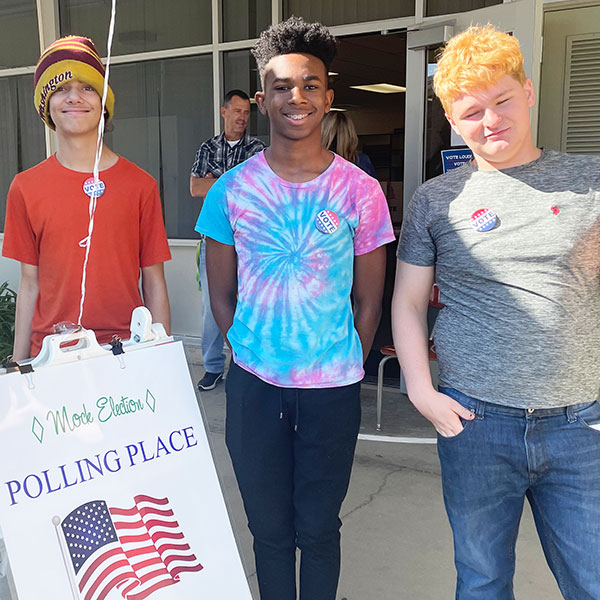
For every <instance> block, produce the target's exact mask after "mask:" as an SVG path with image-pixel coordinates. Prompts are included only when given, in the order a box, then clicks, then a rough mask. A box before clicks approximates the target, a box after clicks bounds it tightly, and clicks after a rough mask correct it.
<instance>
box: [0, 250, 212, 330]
mask: <svg viewBox="0 0 600 600" xmlns="http://www.w3.org/2000/svg"><path fill="white" fill-rule="evenodd" d="M182 244H187V245H182ZM1 247H2V240H1V239H0V249H1ZM171 254H172V256H173V259H172V260H170V261H169V262H168V263H165V277H166V279H167V288H168V290H169V299H170V301H171V319H172V332H173V335H180V336H185V337H187V338H192V340H191V341H192V342H194V340H193V338H199V337H201V335H202V319H201V314H202V299H201V294H200V292H199V291H198V284H197V283H196V245H195V244H190V243H188V242H174V243H172V245H171ZM19 278H20V275H19V263H18V262H17V261H15V260H11V259H9V258H4V257H0V283H2V282H4V281H8V282H9V283H10V286H11V287H12V288H13V289H14V290H16V289H17V288H18V286H19Z"/></svg>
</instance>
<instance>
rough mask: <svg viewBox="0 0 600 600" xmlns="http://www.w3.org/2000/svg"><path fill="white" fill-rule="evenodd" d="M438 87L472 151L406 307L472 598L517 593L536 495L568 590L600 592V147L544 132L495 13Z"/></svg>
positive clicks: (433, 197) (423, 237) (437, 189)
mask: <svg viewBox="0 0 600 600" xmlns="http://www.w3.org/2000/svg"><path fill="white" fill-rule="evenodd" d="M434 88H435V90H436V94H437V95H438V96H439V97H440V100H441V101H442V104H443V106H444V110H445V112H446V118H447V119H448V121H449V122H450V125H451V126H452V127H453V128H454V130H455V131H456V132H457V133H458V134H459V135H461V136H462V137H463V139H464V140H465V142H466V143H467V145H468V146H469V147H470V148H471V150H472V151H473V155H474V160H473V162H471V163H469V164H467V165H465V166H463V167H461V168H459V169H457V170H455V171H452V172H450V173H448V174H446V175H442V176H441V177H438V178H436V179H433V180H431V181H428V182H427V183H425V184H423V185H422V186H421V187H420V188H419V189H418V190H417V192H416V193H415V195H414V197H413V199H412V201H411V204H410V207H409V209H408V211H407V214H406V218H405V221H404V223H403V230H402V235H401V239H400V244H399V247H398V263H397V271H396V285H395V291H394V298H393V305H392V321H393V330H394V342H395V346H396V351H397V354H398V358H399V360H400V363H401V365H402V370H403V373H404V375H405V379H406V385H407V390H408V394H409V397H410V400H411V401H412V402H413V404H414V405H415V406H416V407H417V409H418V410H419V411H420V412H421V413H422V414H423V415H424V416H425V417H427V418H428V419H429V420H430V421H431V422H432V423H433V425H434V426H435V428H436V429H437V431H438V454H439V457H440V463H441V467H442V484H443V491H444V501H445V505H446V509H447V512H448V517H449V520H450V525H451V526H452V532H453V535H454V549H455V564H456V569H457V573H458V577H457V588H456V598H457V599H458V600H514V595H513V586H512V578H513V573H514V569H515V542H516V539H517V532H518V527H519V521H520V518H521V513H522V509H523V501H524V499H525V497H527V498H528V500H529V502H530V504H531V508H532V512H533V515H534V518H535V521H536V526H537V530H538V533H539V535H540V540H541V542H542V546H543V548H544V551H545V555H546V558H547V560H548V564H549V566H550V568H551V570H552V572H553V573H554V575H555V577H556V579H557V582H558V585H559V587H560V589H561V592H562V594H563V596H564V597H565V598H566V599H567V600H599V599H600V569H599V568H598V565H600V404H599V403H598V402H597V399H598V393H599V389H600V376H599V366H600V157H592V156H570V155H566V154H561V153H558V152H554V151H544V152H542V151H541V150H540V149H538V148H537V147H536V146H535V144H534V143H533V141H532V136H531V127H530V121H529V111H530V109H531V108H532V107H533V105H534V101H535V95H534V91H533V86H532V84H531V82H530V81H529V80H528V79H526V77H525V74H524V72H523V57H522V54H521V52H520V49H519V45H518V41H517V40H516V39H515V38H514V37H513V36H510V35H508V34H504V33H501V32H499V31H497V30H495V29H494V28H493V27H492V26H487V27H484V28H481V27H472V28H469V29H468V30H467V31H466V32H463V33H461V34H459V35H457V36H455V37H454V38H453V39H452V40H450V42H449V43H448V46H447V47H446V49H445V50H444V52H443V54H442V57H441V58H440V60H439V62H438V70H437V72H436V74H435V77H434ZM434 278H435V281H436V282H437V283H438V285H439V288H440V292H441V299H442V302H444V303H445V305H446V306H445V308H443V309H442V311H441V313H440V315H439V317H438V320H437V322H436V325H435V329H434V342H435V347H436V351H437V355H438V360H439V366H440V387H439V389H438V390H435V389H434V388H433V385H432V382H431V375H430V371H429V362H428V348H427V344H428V339H427V338H428V335H427V333H428V332H427V319H426V316H427V301H428V298H429V293H430V291H431V285H432V283H433V281H434Z"/></svg>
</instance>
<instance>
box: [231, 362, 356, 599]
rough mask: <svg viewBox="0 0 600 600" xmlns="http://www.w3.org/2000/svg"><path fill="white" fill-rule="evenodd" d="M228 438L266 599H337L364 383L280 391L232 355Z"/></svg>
mask: <svg viewBox="0 0 600 600" xmlns="http://www.w3.org/2000/svg"><path fill="white" fill-rule="evenodd" d="M225 386H226V392H227V422H226V442H227V448H228V449H229V454H230V455H231V461H232V463H233V468H234V471H235V475H236V478H237V481H238V485H239V488H240V492H241V494H242V498H243V500H244V508H245V509H246V516H247V517H248V526H249V527H250V531H251V532H252V535H253V536H254V557H255V560H256V574H257V578H258V585H259V588H260V597H261V600H296V548H299V549H300V600H335V594H336V590H337V585H338V579H339V572H340V526H341V524H342V523H341V521H340V518H339V512H340V508H341V505H342V501H343V499H344V497H345V495H346V491H347V489H348V483H349V481H350V472H351V470H352V461H353V458H354V449H355V446H356V438H357V435H358V430H359V427H360V383H355V384H353V385H348V386H343V387H336V388H324V389H316V388H315V389H297V388H280V387H277V386H274V385H271V384H269V383H266V382H264V381H262V380H261V379H259V378H258V377H256V376H254V375H252V374H251V373H249V372H248V371H245V370H244V369H242V368H241V367H239V366H238V365H236V364H235V363H234V362H231V365H230V367H229V373H228V374H227V380H226V381H225Z"/></svg>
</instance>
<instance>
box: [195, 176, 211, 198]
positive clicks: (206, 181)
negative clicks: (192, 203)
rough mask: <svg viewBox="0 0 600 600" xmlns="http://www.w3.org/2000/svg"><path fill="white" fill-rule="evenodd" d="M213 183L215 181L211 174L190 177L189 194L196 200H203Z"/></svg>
mask: <svg viewBox="0 0 600 600" xmlns="http://www.w3.org/2000/svg"><path fill="white" fill-rule="evenodd" d="M215 181H217V180H216V179H215V177H214V176H213V174H212V173H207V174H206V175H205V176H204V177H196V176H195V175H190V194H191V195H192V196H194V197H196V198H204V197H205V196H206V194H208V190H210V188H211V187H212V186H213V185H214V183H215Z"/></svg>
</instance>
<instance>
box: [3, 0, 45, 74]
mask: <svg viewBox="0 0 600 600" xmlns="http://www.w3.org/2000/svg"><path fill="white" fill-rule="evenodd" d="M0 23H1V24H2V26H1V31H2V35H0V69H5V68H9V67H27V66H29V65H35V63H36V62H37V59H38V58H39V56H40V36H39V33H38V24H37V14H36V8H35V0H0Z"/></svg>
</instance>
